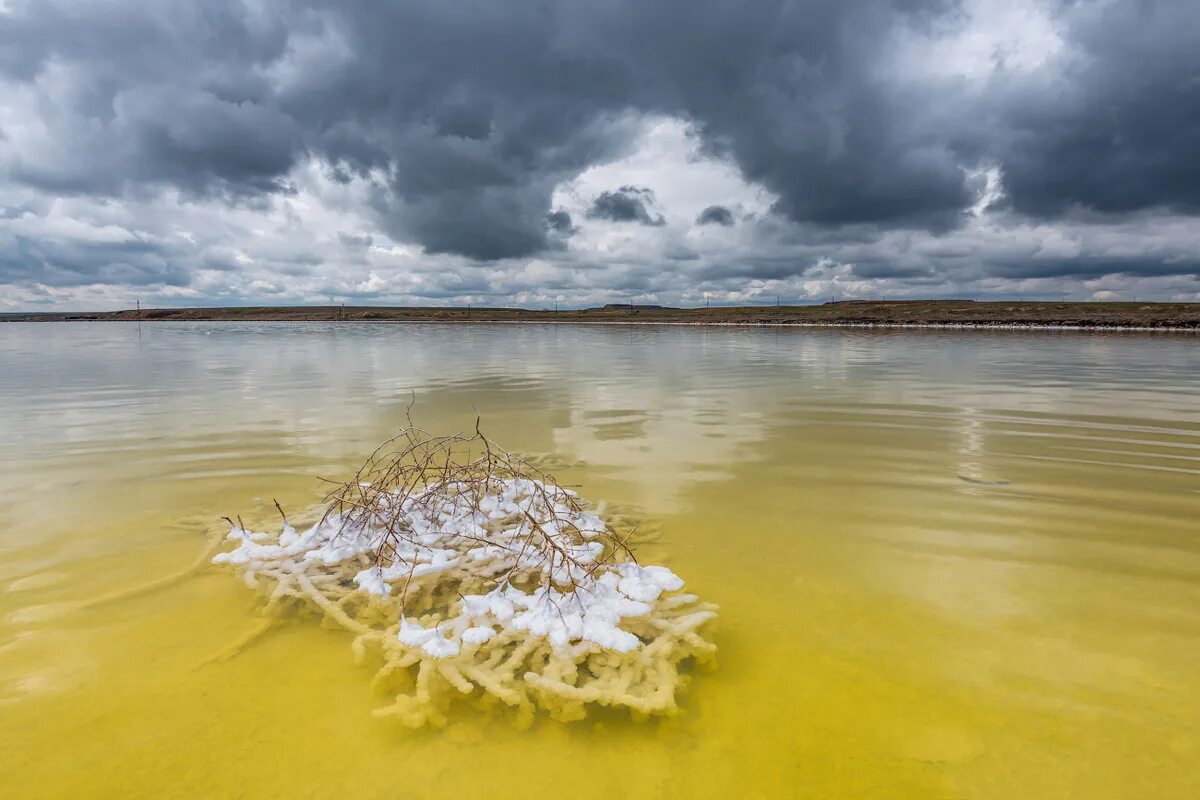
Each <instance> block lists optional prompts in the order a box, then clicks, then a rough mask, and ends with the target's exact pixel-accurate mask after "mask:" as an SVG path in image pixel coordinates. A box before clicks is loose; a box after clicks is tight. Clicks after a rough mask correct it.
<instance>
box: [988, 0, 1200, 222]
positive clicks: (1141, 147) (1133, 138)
mask: <svg viewBox="0 0 1200 800" xmlns="http://www.w3.org/2000/svg"><path fill="white" fill-rule="evenodd" d="M1062 23H1063V24H1064V25H1065V26H1066V28H1065V33H1066V35H1067V36H1068V37H1069V41H1070V42H1071V43H1072V44H1073V45H1074V46H1075V47H1076V48H1077V49H1078V53H1077V55H1076V65H1075V66H1073V68H1072V69H1070V70H1068V71H1066V72H1065V73H1064V74H1062V75H1058V76H1053V78H1052V79H1043V80H1038V81H1025V82H1020V83H1017V84H1016V85H1007V84H1004V83H1003V82H1000V83H1001V85H1000V86H998V87H997V89H996V92H995V94H994V95H993V97H994V99H995V101H996V103H997V104H999V106H1000V108H1001V109H1002V110H1001V114H1002V117H1001V118H1000V119H999V120H997V129H996V130H995V131H994V132H993V133H992V136H993V137H994V141H992V142H991V143H990V144H991V149H992V151H993V153H994V155H995V157H996V158H997V160H998V161H999V162H1000V164H1001V165H1002V167H1003V170H1004V183H1005V187H1006V189H1007V191H1008V194H1009V198H1010V202H1011V204H1012V207H1013V208H1015V209H1016V210H1018V211H1020V212H1022V213H1025V214H1028V215H1032V216H1037V217H1048V216H1054V215H1057V214H1061V213H1063V212H1066V211H1069V210H1071V209H1072V208H1073V207H1082V208H1086V209H1091V210H1094V211H1099V212H1107V213H1122V212H1131V211H1137V210H1140V209H1145V208H1149V207H1155V206H1162V207H1166V208H1170V209H1173V210H1177V211H1182V212H1186V213H1196V212H1197V211H1200V3H1196V2H1188V1H1185V0H1180V1H1179V2H1118V3H1078V4H1072V5H1070V6H1068V7H1067V10H1066V12H1065V13H1064V15H1063V18H1062Z"/></svg>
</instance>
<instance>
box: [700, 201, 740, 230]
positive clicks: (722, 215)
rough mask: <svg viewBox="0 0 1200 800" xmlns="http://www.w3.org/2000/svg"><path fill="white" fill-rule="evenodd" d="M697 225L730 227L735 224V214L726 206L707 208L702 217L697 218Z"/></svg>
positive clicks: (701, 213)
mask: <svg viewBox="0 0 1200 800" xmlns="http://www.w3.org/2000/svg"><path fill="white" fill-rule="evenodd" d="M696 224H697V225H724V226H726V227H728V226H730V225H732V224H733V212H732V211H730V210H729V209H728V208H726V207H725V206H705V207H704V210H703V211H701V212H700V215H699V216H697V217H696Z"/></svg>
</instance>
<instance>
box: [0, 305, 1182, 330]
mask: <svg viewBox="0 0 1200 800" xmlns="http://www.w3.org/2000/svg"><path fill="white" fill-rule="evenodd" d="M139 314H140V316H139ZM139 318H140V319H142V320H168V321H172V320H192V321H205V320H212V321H237V320H241V321H285V322H291V321H346V322H355V321H378V322H599V323H605V322H608V323H620V322H642V323H652V322H658V323H693V324H708V325H712V324H743V325H966V326H980V327H992V326H1009V325H1019V326H1055V327H1064V326H1067V327H1081V328H1200V303H1137V302H1134V303H1054V302H1007V301H1002V302H975V301H971V300H916V301H880V300H853V301H844V302H836V303H826V304H824V305H814V306H743V307H735V308H730V307H721V308H664V307H661V306H629V305H611V306H605V307H604V308H592V309H582V310H568V311H541V310H527V309H517V308H466V307H454V308H416V307H414V308H388V307H379V306H346V307H342V306H276V307H271V306H259V307H237V308H148V309H142V310H141V311H140V312H138V311H134V310H125V311H108V312H97V313H87V312H61V313H28V314H21V313H15V314H13V313H10V314H0V321H9V322H37V321H43V322H57V321H72V320H100V321H110V320H112V321H122V320H123V321H133V320H136V319H139Z"/></svg>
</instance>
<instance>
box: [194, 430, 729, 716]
mask: <svg viewBox="0 0 1200 800" xmlns="http://www.w3.org/2000/svg"><path fill="white" fill-rule="evenodd" d="M281 513H282V509H281ZM231 525H232V530H231V531H230V533H229V536H228V538H229V539H230V540H232V541H233V542H234V543H235V545H236V546H235V547H234V549H232V550H230V551H228V552H223V553H220V554H218V555H217V556H216V557H214V558H213V561H214V563H217V564H228V565H232V566H234V567H235V568H237V569H238V570H239V571H240V572H241V575H242V577H243V578H244V579H245V581H246V582H247V584H249V585H250V586H251V587H256V588H259V589H261V590H262V591H264V592H265V593H266V596H267V598H268V599H267V608H268V610H269V611H273V612H277V611H283V610H285V609H288V608H295V607H300V608H315V609H317V610H319V611H320V612H321V613H322V614H323V615H324V616H325V617H326V618H327V619H329V620H331V621H333V622H334V623H336V624H338V625H340V626H341V627H343V628H346V629H347V630H349V631H351V632H353V633H354V634H355V635H356V638H355V640H354V644H353V650H354V652H355V654H356V655H357V656H358V657H359V658H360V659H364V658H368V657H372V656H378V657H380V658H381V659H382V666H381V667H380V669H379V671H378V673H377V674H376V678H375V682H376V684H377V685H380V686H382V687H385V688H388V689H394V690H396V695H395V701H394V702H393V703H392V704H391V705H389V706H387V707H385V708H382V709H379V710H378V711H377V712H376V713H377V714H379V715H384V716H395V717H398V718H399V719H400V720H401V721H403V722H404V723H406V724H408V725H411V726H414V727H416V726H420V725H424V724H427V723H431V724H435V725H440V724H444V723H445V721H446V711H447V707H448V705H449V703H450V701H451V699H452V698H454V697H455V696H459V695H465V696H469V697H473V698H476V699H481V700H483V701H484V702H486V703H493V704H495V703H500V704H504V705H507V706H510V707H512V708H514V709H516V710H517V713H518V717H519V719H522V720H525V721H528V720H530V719H532V716H533V714H534V712H535V711H536V710H537V709H544V710H546V711H548V712H549V713H550V714H551V715H552V716H554V717H555V718H557V719H562V720H573V719H580V718H582V717H583V716H585V714H586V713H587V708H588V706H590V705H600V706H614V707H624V708H628V709H630V710H631V711H632V712H634V713H635V714H669V713H672V712H673V711H675V710H676V702H675V694H676V690H677V688H678V687H679V686H680V684H681V683H682V678H683V676H682V675H681V674H680V665H681V663H682V662H685V661H688V660H693V659H702V658H707V657H709V656H711V654H712V653H713V652H714V649H715V648H714V647H713V645H712V644H711V643H709V642H708V641H706V640H705V639H704V638H703V637H702V636H701V629H702V626H704V624H705V623H706V622H708V621H709V620H710V619H712V618H713V617H714V616H715V607H714V606H712V605H711V604H707V603H702V602H700V601H699V599H698V598H697V597H696V596H695V595H691V594H683V593H681V592H680V591H679V590H680V589H681V588H682V587H683V581H682V580H681V579H680V578H679V577H678V576H676V575H675V574H674V573H673V572H671V570H669V569H667V568H666V567H661V566H642V565H639V564H637V563H636V562H635V561H634V559H633V554H632V551H631V549H630V547H629V534H628V533H627V534H625V535H624V536H621V535H618V534H617V533H616V532H615V531H613V530H612V529H611V528H610V527H609V526H608V525H606V524H605V522H604V521H603V520H602V519H601V517H600V516H599V515H598V514H597V513H594V512H592V511H589V510H587V509H586V507H585V506H584V504H583V503H582V502H581V500H580V499H579V497H578V496H577V495H576V493H575V492H573V491H572V490H570V489H567V488H565V487H562V486H559V485H558V484H557V483H555V482H554V480H553V479H552V478H550V477H549V476H547V475H545V474H543V473H541V472H539V471H538V470H536V469H535V468H534V467H532V466H531V465H530V464H529V463H528V462H525V461H522V460H521V459H519V458H516V457H514V456H512V455H511V454H509V453H507V452H505V451H503V450H501V449H500V448H498V447H497V446H496V445H495V444H494V443H493V442H491V441H490V440H488V439H487V438H485V437H484V436H483V435H482V434H480V433H479V432H478V431H476V433H475V435H474V436H471V437H466V436H449V437H435V436H430V435H428V434H426V433H424V432H422V431H420V430H417V429H415V428H411V427H410V428H408V429H405V430H404V431H403V432H402V433H401V434H400V435H399V436H398V437H396V438H394V439H391V440H389V441H388V442H386V443H385V444H384V445H382V446H381V447H380V448H379V449H378V450H376V452H375V453H374V454H372V456H371V457H370V458H369V459H368V460H367V462H366V463H365V464H364V465H363V467H362V468H361V469H360V470H359V472H358V474H357V475H355V476H354V478H353V479H352V480H350V481H349V482H347V483H346V484H344V485H340V486H339V487H338V488H337V489H336V490H335V491H334V492H333V493H331V494H330V496H329V504H328V507H327V509H326V511H325V513H324V515H323V516H322V517H321V519H320V520H319V521H318V522H317V523H316V524H315V525H313V526H312V527H311V528H309V529H308V530H306V531H304V532H303V533H299V532H297V531H296V530H295V529H294V528H292V526H291V525H289V524H288V522H287V519H286V517H285V518H284V525H283V530H282V532H281V533H280V534H279V535H278V536H274V537H273V536H271V535H270V534H267V533H252V532H250V531H247V530H245V529H244V527H243V526H242V525H241V524H240V521H239V523H232V522H231Z"/></svg>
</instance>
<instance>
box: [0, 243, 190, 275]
mask: <svg viewBox="0 0 1200 800" xmlns="http://www.w3.org/2000/svg"><path fill="white" fill-rule="evenodd" d="M182 255H184V254H183V253H180V252H179V251H178V250H177V249H174V248H171V247H167V246H165V245H163V244H160V243H156V242H147V241H141V240H137V239H129V240H123V241H111V242H95V241H85V242H78V241H72V240H70V239H64V238H58V237H51V236H13V237H7V236H0V284H2V283H21V282H26V281H36V282H37V283H40V284H44V285H46V286H52V287H70V286H83V285H87V284H93V283H112V284H126V285H132V286H147V285H167V286H186V285H187V284H188V283H190V281H191V275H190V273H189V270H188V269H187V268H186V267H184V266H183V262H182V260H181V259H180V258H179V257H180V256H182Z"/></svg>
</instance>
